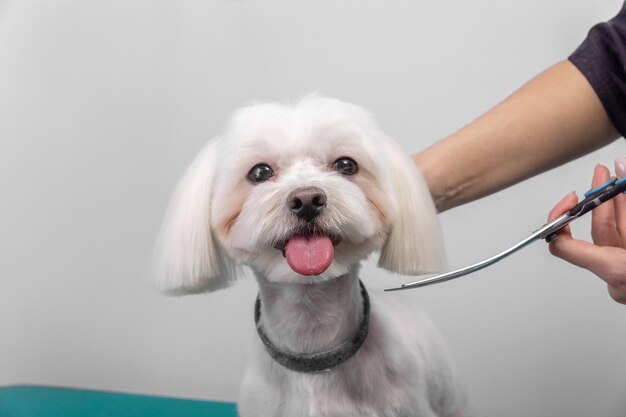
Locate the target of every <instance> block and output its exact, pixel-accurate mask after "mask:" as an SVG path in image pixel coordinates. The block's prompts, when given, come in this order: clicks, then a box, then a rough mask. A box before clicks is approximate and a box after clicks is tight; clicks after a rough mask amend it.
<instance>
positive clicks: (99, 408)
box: [0, 386, 237, 417]
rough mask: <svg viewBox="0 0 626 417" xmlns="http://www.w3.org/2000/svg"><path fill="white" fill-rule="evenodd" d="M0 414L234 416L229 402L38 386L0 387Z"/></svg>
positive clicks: (24, 416)
mask: <svg viewBox="0 0 626 417" xmlns="http://www.w3.org/2000/svg"><path fill="white" fill-rule="evenodd" d="M0 416H1V417H200V416H202V417H237V407H236V405H235V404H233V403H223V402H212V401H196V400H182V399H176V398H166V397H151V396H147V395H131V394H114V393H110V392H101V391H89V390H81V389H66V388H52V387H39V386H13V387H4V388H3V387H0Z"/></svg>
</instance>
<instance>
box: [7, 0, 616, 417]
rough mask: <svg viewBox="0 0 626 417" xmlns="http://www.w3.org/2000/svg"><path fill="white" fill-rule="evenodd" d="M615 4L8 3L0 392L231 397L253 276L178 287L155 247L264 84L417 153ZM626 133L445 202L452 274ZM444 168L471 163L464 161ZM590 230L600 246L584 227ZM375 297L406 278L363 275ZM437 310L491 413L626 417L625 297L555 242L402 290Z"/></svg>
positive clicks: (499, 245) (541, 211) (600, 0)
mask: <svg viewBox="0 0 626 417" xmlns="http://www.w3.org/2000/svg"><path fill="white" fill-rule="evenodd" d="M620 6H621V0H596V1H592V0H528V1H493V0H476V1H463V0H442V1H436V2H435V1H431V2H425V1H417V2H410V1H405V2H398V1H387V2H382V1H380V2H372V1H357V0H351V1H329V0H323V1H315V2H313V1H306V2H293V1H287V0H282V1H266V0H241V1H227V0H219V1H208V2H200V1H195V2H194V1H181V2H174V1H171V2H165V1H153V2H149V1H132V2H129V1H123V0H118V1H101V2H81V1H55V2H50V1H43V0H40V1H11V0H8V1H7V0H5V1H4V2H0V171H1V175H0V192H1V195H2V205H1V210H2V215H1V216H0V385H7V384H20V383H37V384H54V385H64V386H73V387H88V388H98V389H109V390H115V391H130V392H141V393H153V394H166V395H176V396H183V397H195V398H211V399H226V400H233V399H235V398H236V395H237V390H238V381H239V379H240V377H241V375H242V369H243V366H244V363H245V357H246V350H247V345H248V341H249V340H250V338H251V337H253V326H252V306H253V300H254V296H255V293H256V291H255V283H254V282H253V280H251V279H248V280H245V281H243V282H240V283H239V284H238V285H237V286H235V287H234V288H232V289H230V290H228V291H223V292H220V293H215V294H211V295H208V296H207V295H205V296H194V297H187V298H166V297H163V296H160V295H158V294H156V293H155V292H153V291H152V290H151V289H150V286H149V273H148V266H149V259H150V252H151V248H152V244H153V241H154V238H155V235H156V232H157V230H158V227H159V223H160V220H161V216H162V214H163V211H164V207H165V205H166V202H167V200H168V196H169V194H170V192H171V190H172V188H173V187H174V185H175V183H176V181H177V179H178V177H179V175H180V174H181V173H182V171H183V170H184V168H185V167H186V165H187V164H188V163H189V162H190V161H191V159H192V158H193V156H194V155H195V154H196V152H197V151H198V150H199V149H200V148H201V147H202V145H203V144H204V143H205V141H206V140H207V139H208V138H210V137H212V136H214V135H217V134H218V133H219V132H220V131H221V129H222V127H223V125H224V122H225V121H226V119H227V117H228V115H229V114H230V112H232V111H233V110H234V109H235V108H236V107H237V106H239V105H241V104H243V103H245V102H247V101H249V100H250V99H252V98H261V99H262V98H273V99H291V98H295V97H298V96H300V95H302V94H303V93H306V92H308V91H311V90H319V91H321V92H323V93H326V94H329V95H333V96H337V97H339V98H342V99H345V100H349V101H352V102H355V103H359V104H361V105H364V106H366V107H368V108H370V109H371V110H372V111H373V112H374V114H376V115H377V117H378V120H379V122H380V124H381V125H382V127H383V128H384V129H385V130H386V131H387V132H388V133H390V134H391V135H392V136H393V137H395V138H396V139H397V140H398V141H399V142H400V143H401V144H402V145H403V146H404V148H405V149H406V150H407V151H408V152H416V151H418V150H419V149H421V148H424V147H426V146H428V145H430V144H431V143H433V142H435V141H436V140H438V139H440V138H442V137H444V136H446V135H447V134H449V133H451V132H453V131H454V130H456V129H458V128H459V127H461V126H462V125H464V124H465V123H468V122H469V121H471V120H472V119H473V118H475V117H476V116H478V115H479V114H481V113H482V112H484V111H485V110H487V109H488V108H489V107H491V106H493V105H494V104H495V103H497V102H498V101H500V100H502V99H503V98H504V97H506V96H507V95H508V94H510V93H511V92H512V91H513V90H514V89H515V88H517V87H518V86H520V85H521V84H522V83H523V82H524V81H526V80H528V79H529V78H530V77H532V76H533V75H534V74H536V73H537V72H539V71H540V70H542V69H544V68H546V67H547V66H549V65H551V64H553V63H555V62H557V61H558V60H561V59H563V58H565V57H566V56H567V55H568V54H569V53H570V52H571V51H572V50H573V49H574V48H575V47H576V46H577V45H578V44H579V43H580V42H581V41H582V39H583V38H584V36H585V34H586V32H587V30H588V29H589V28H590V27H591V26H592V25H593V24H594V23H596V22H598V21H601V20H606V19H608V18H610V17H612V16H613V15H614V14H615V13H616V12H617V11H618V10H619V8H620ZM624 154H626V151H625V149H624V144H623V141H618V142H616V143H615V144H614V145H611V146H609V147H607V148H605V149H603V150H601V151H598V152H596V153H594V154H592V155H589V156H587V157H585V158H582V159H580V160H578V161H575V162H572V163H570V164H568V165H566V166H564V167H561V168H559V169H556V170H553V171H551V172H549V173H546V174H544V175H542V176H540V177H538V178H535V179H532V180H529V181H527V182H525V183H523V184H521V185H518V186H516V187H513V188H511V189H509V190H507V191H504V192H501V193H499V194H497V195H495V196H492V197H490V198H488V199H484V200H481V201H478V202H475V203H472V204H469V205H467V206H465V207H462V208H458V209H455V210H453V211H451V212H448V213H445V214H443V215H442V216H441V222H442V225H443V229H444V233H445V237H446V241H447V248H448V254H449V261H450V265H451V266H462V265H464V264H466V263H469V262H473V261H476V260H478V259H481V258H483V257H485V256H488V255H492V254H494V253H496V252H497V251H499V250H501V249H503V248H505V247H507V246H508V245H509V244H511V243H513V242H515V241H516V240H518V239H520V238H522V237H524V236H525V235H526V234H528V233H529V232H531V231H533V230H535V229H536V228H537V227H538V226H540V225H541V224H542V223H543V222H544V220H545V217H546V215H547V213H548V211H549V209H550V208H551V207H552V206H553V204H554V203H555V202H556V201H557V200H558V199H560V198H561V196H562V195H564V194H566V193H567V192H569V191H571V190H577V191H579V193H580V192H582V191H584V190H585V189H586V187H587V185H588V183H589V181H590V177H591V173H592V169H593V166H594V164H595V163H596V162H601V163H605V164H611V163H612V160H613V158H614V157H616V156H620V155H624ZM450 169H451V170H452V169H455V167H453V166H451V167H450ZM574 232H575V234H577V235H579V236H588V232H589V221H588V219H585V220H581V221H579V222H577V223H576V224H575V226H574ZM364 275H365V281H366V282H367V284H368V285H369V286H370V287H371V288H372V291H373V292H378V291H379V290H380V289H382V288H385V287H388V286H389V285H395V284H399V283H401V282H404V281H406V280H407V278H406V277H401V276H391V275H390V274H387V273H385V272H383V271H380V270H377V269H376V268H375V266H374V264H373V262H368V263H367V264H366V266H365V268H364ZM385 296H386V297H397V298H399V299H405V300H407V301H408V302H410V303H412V304H415V305H419V306H421V307H422V308H423V309H425V310H427V311H428V312H430V313H431V315H432V316H433V317H434V319H435V321H436V322H437V323H438V324H439V326H440V327H441V329H442V332H443V333H444V335H445V336H446V337H447V339H448V341H449V344H450V347H451V349H452V351H453V354H454V356H455V357H456V360H457V362H458V364H459V366H460V367H461V369H462V370H463V372H464V374H465V378H466V380H467V383H468V385H469V389H470V395H471V402H472V406H473V408H474V409H475V410H476V412H477V415H481V416H494V417H496V416H566V415H567V416H581V417H586V416H591V415H593V416H612V417H613V416H614V417H617V416H621V417H623V416H624V415H626V395H625V394H626V362H625V360H624V352H626V332H625V331H624V329H625V328H626V307H625V306H622V305H618V304H616V303H614V302H613V301H612V300H611V299H610V298H609V297H608V295H607V292H606V288H605V286H604V285H603V283H602V282H601V281H600V280H599V279H597V278H595V277H594V276H592V275H591V274H590V273H588V272H586V271H583V270H579V269H577V268H575V267H573V266H571V265H568V264H565V263H564V262H561V261H559V260H557V259H555V258H552V257H551V256H550V255H549V253H548V251H547V248H546V246H545V244H544V243H537V244H535V245H534V246H532V247H529V248H527V249H525V250H524V251H523V252H521V253H519V254H518V255H516V256H514V257H512V258H511V259H509V260H507V261H505V262H503V263H502V264H499V265H497V266H494V267H493V268H491V269H489V270H485V271H483V272H481V273H478V274H475V275H473V276H471V277H467V278H466V279H463V280H459V281H457V282H454V283H448V284H444V285H441V286H435V287H430V288H426V289H422V290H416V291H412V292H408V293H404V294H397V293H396V294H393V295H392V294H388V295H385Z"/></svg>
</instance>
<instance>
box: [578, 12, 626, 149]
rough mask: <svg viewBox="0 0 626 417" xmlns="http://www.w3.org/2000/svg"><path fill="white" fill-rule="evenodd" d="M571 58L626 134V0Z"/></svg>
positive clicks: (596, 28)
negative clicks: (613, 15)
mask: <svg viewBox="0 0 626 417" xmlns="http://www.w3.org/2000/svg"><path fill="white" fill-rule="evenodd" d="M569 60H570V61H571V62H572V63H573V64H574V65H575V66H576V67H577V68H578V69H579V70H580V71H581V72H582V73H583V75H584V76H585V77H586V78H587V80H589V83H590V84H591V86H592V87H593V89H594V90H595V92H596V94H597V95H598V97H599V98H600V101H601V102H602V105H603V106H604V109H605V110H606V112H607V114H608V115H609V118H610V119H611V122H613V125H614V126H615V128H616V129H617V131H618V132H619V133H620V134H621V135H622V136H624V137H626V3H625V4H624V5H623V6H622V10H621V11H620V12H619V14H618V15H617V16H615V17H614V18H613V19H611V20H609V21H608V22H605V23H600V24H598V25H595V26H594V27H593V28H591V30H590V31H589V34H588V35H587V39H585V41H584V42H583V43H582V45H580V46H579V47H578V49H577V50H576V51H575V52H574V53H573V54H572V55H571V56H570V57H569Z"/></svg>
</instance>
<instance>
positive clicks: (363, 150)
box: [157, 95, 443, 294]
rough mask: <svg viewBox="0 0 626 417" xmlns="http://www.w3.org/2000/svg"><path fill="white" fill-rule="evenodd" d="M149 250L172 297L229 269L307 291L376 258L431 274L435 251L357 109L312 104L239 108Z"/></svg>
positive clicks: (218, 281)
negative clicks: (371, 256) (155, 245)
mask: <svg viewBox="0 0 626 417" xmlns="http://www.w3.org/2000/svg"><path fill="white" fill-rule="evenodd" d="M158 249H159V253H158V254H157V256H158V257H159V261H158V262H159V264H158V271H157V273H158V278H159V286H160V287H161V289H163V290H164V291H166V292H170V293H175V294H188V293H196V292H203V291H212V290H215V289H219V288H224V287H227V286H228V285H229V284H230V283H231V282H232V281H233V280H234V278H235V276H236V275H237V270H238V268H237V266H236V265H238V264H243V265H248V266H250V267H251V268H252V269H253V270H255V271H256V272H257V273H260V274H262V275H263V276H265V277H266V278H267V279H268V280H269V281H272V282H297V283H316V282H321V281H324V280H329V279H332V278H334V277H337V276H340V275H342V274H345V273H346V272H347V271H348V269H349V268H350V266H352V265H355V264H356V263H358V261H360V260H361V259H363V258H365V257H366V256H367V255H368V254H370V253H371V252H372V251H374V250H378V249H380V250H381V254H380V258H379V265H380V266H382V267H383V268H385V269H388V270H390V271H394V272H399V273H403V274H418V273H424V272H434V271H435V270H438V269H440V267H441V266H442V265H441V263H442V253H443V251H442V244H441V237H440V232H439V227H438V224H437V220H436V212H435V208H434V205H433V203H432V200H431V198H430V194H429V192H428V188H427V186H426V184H425V182H424V180H423V179H422V177H421V175H420V174H419V172H418V171H417V169H416V167H415V165H414V163H413V161H412V160H411V159H410V158H409V157H408V156H407V155H406V154H404V153H403V152H402V151H401V150H400V149H399V148H398V146H397V145H396V144H395V143H394V142H393V141H392V140H391V139H390V138H388V137H387V136H386V135H385V134H384V133H382V132H381V131H380V130H379V129H378V128H377V127H376V125H375V124H374V122H373V120H372V118H371V117H370V115H369V114H368V113H367V112H366V111H365V110H363V109H362V108H360V107H358V106H355V105H352V104H348V103H344V102H341V101H339V100H335V99H331V98H327V97H322V96H319V95H310V96H307V97H305V98H304V99H302V100H301V101H299V102H298V103H297V104H296V105H294V106H286V105H279V104H274V103H261V104H254V105H251V106H249V107H244V108H242V109H240V110H239V111H238V112H237V113H236V114H235V115H234V117H233V119H232V121H231V124H230V127H229V128H228V129H227V132H226V133H225V134H224V135H223V136H222V137H221V138H219V139H216V140H213V141H211V142H210V143H209V144H208V145H207V146H206V147H205V148H204V149H203V150H202V152H201V153H200V155H199V156H198V157H197V158H196V160H195V161H194V162H193V164H192V165H191V166H190V167H189V169H188V170H187V172H186V174H185V176H184V177H183V179H182V180H181V182H180V183H179V185H178V188H177V190H176V192H175V194H174V197H173V198H172V201H171V203H170V207H169V209H168V213H167V215H166V219H165V222H164V224H163V228H162V230H161V235H160V238H159V246H158Z"/></svg>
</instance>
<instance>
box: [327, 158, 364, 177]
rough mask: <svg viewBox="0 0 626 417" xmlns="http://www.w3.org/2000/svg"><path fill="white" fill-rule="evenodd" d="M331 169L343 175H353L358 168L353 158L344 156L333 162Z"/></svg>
mask: <svg viewBox="0 0 626 417" xmlns="http://www.w3.org/2000/svg"><path fill="white" fill-rule="evenodd" d="M333 169H334V170H335V171H337V172H339V173H340V174H343V175H354V174H356V173H357V171H358V170H359V166H358V165H357V164H356V162H355V161H354V159H352V158H348V157H347V156H344V157H341V158H339V159H337V160H336V161H335V162H334V163H333Z"/></svg>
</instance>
